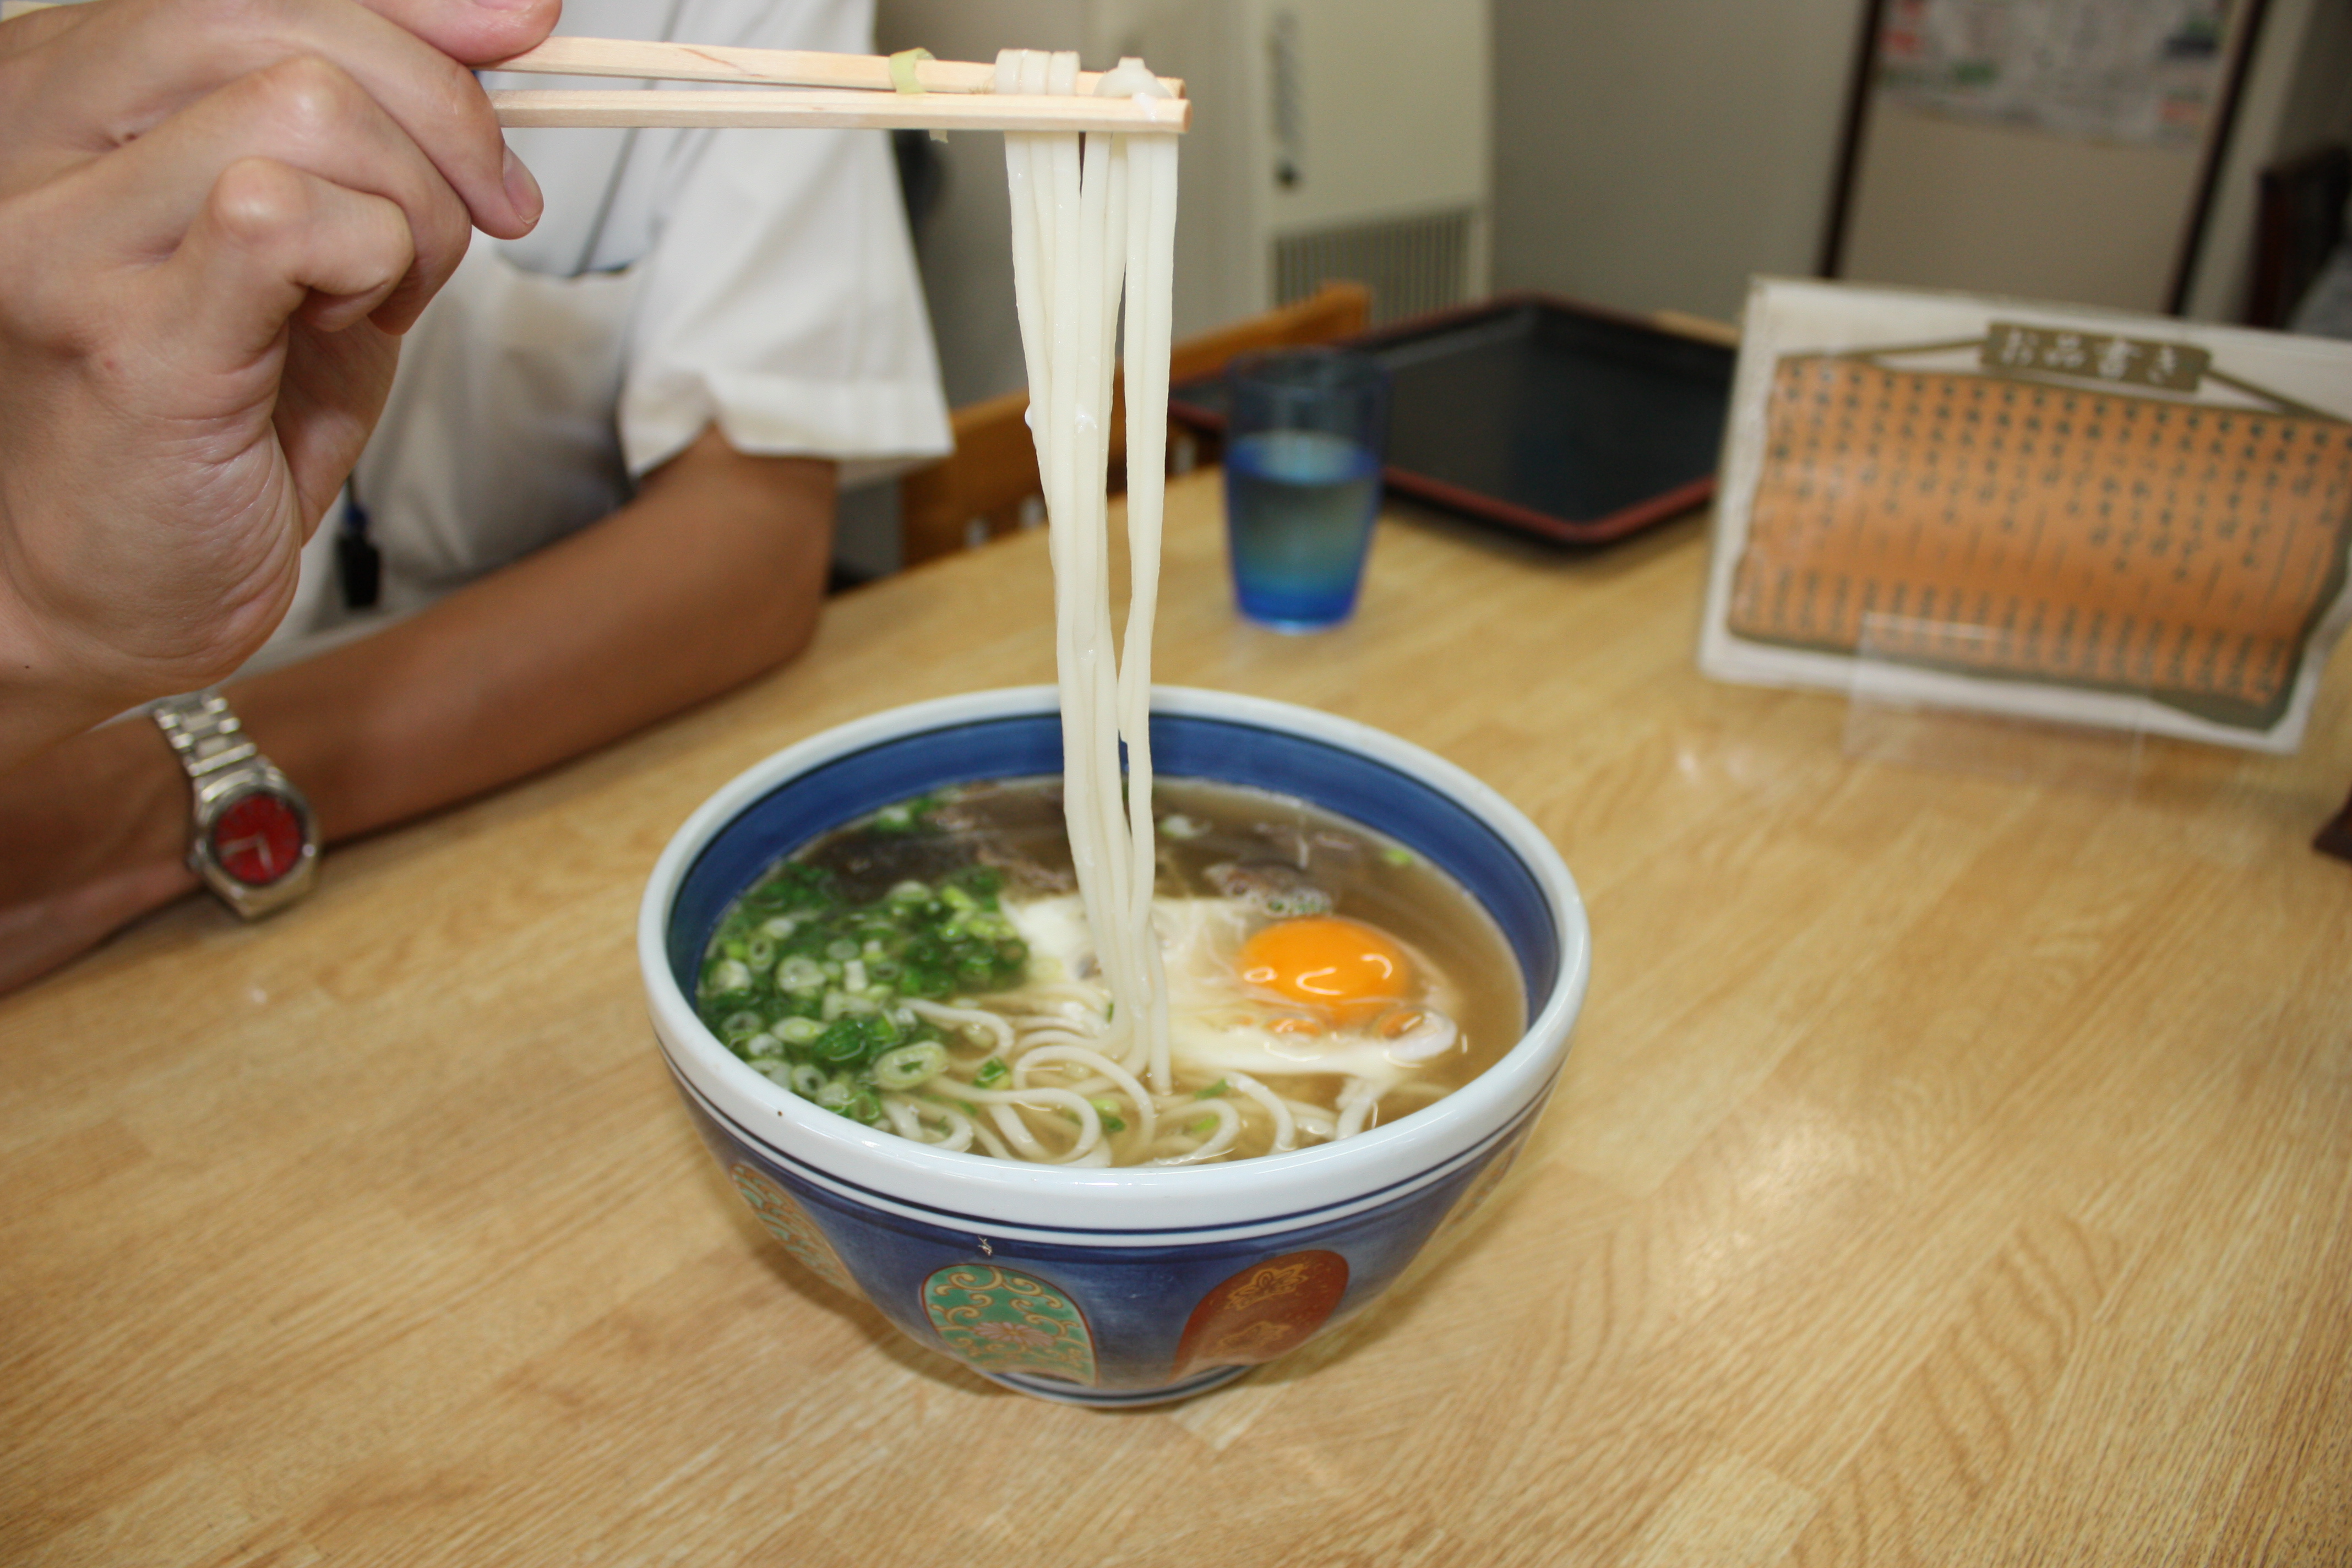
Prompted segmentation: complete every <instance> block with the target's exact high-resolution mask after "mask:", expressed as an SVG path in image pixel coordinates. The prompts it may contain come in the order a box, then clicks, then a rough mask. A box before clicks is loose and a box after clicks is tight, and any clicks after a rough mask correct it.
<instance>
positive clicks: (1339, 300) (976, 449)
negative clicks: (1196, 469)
mask: <svg viewBox="0 0 2352 1568" xmlns="http://www.w3.org/2000/svg"><path fill="white" fill-rule="evenodd" d="M1371 305H1372V293H1371V290H1370V289H1367V288H1365V287H1364V286H1363V285H1362V284H1360V283H1340V282H1331V283H1326V284H1324V285H1323V287H1322V289H1319V290H1318V292H1316V293H1315V294H1313V295H1311V296H1309V297H1308V298H1307V299H1305V300H1299V301H1298V302H1297V303H1296V304H1292V305H1285V306H1283V307H1282V308H1281V309H1279V310H1268V311H1266V312H1265V314H1263V315H1258V316H1251V317H1248V318H1247V319H1245V320H1243V321H1235V322H1234V323H1233V324H1232V325H1231V326H1227V327H1221V328H1219V329H1218V330H1217V331H1213V332H1207V333H1203V334H1202V336H1200V337H1197V338H1192V339H1189V340H1187V341H1186V342H1181V343H1178V344H1177V345H1176V346H1175V348H1174V349H1173V350H1172V351H1171V353H1170V354H1169V360H1168V379H1169V381H1170V383H1171V384H1181V383H1184V382H1187V381H1198V380H1199V379H1201V378H1202V376H1207V375H1214V374H1216V373H1217V372H1219V371H1221V370H1223V369H1224V367H1225V364H1226V362H1227V361H1229V360H1232V359H1233V358H1234V357H1235V356H1236V355H1239V354H1244V353H1255V352H1257V351H1258V350H1261V349H1276V348H1298V347H1302V346H1304V345H1307V344H1309V343H1327V342H1333V341H1335V340H1337V339H1340V338H1347V337H1352V336H1354V335H1355V334H1356V333H1358V332H1360V331H1363V330H1364V326H1365V323H1366V322H1367V321H1369V320H1370V316H1371ZM1028 411H1029V395H1028V393H1026V392H1025V391H1024V392H1008V393H1006V394H1005V395H1003V396H1002V397H992V398H989V399H988V400H986V401H985V402H982V403H974V404H971V405H966V406H965V407H962V408H959V409H957V410H956V411H955V413H954V415H953V416H951V420H950V423H951V425H952V427H953V429H954V432H955V451H954V452H953V453H951V454H950V455H949V456H948V457H945V458H940V460H939V461H938V462H936V463H931V464H928V465H926V466H925V467H923V468H917V469H915V470H914V471H913V472H911V473H909V474H908V475H906V476H905V477H904V478H902V479H900V480H899V481H898V511H899V543H900V555H901V560H902V563H904V564H905V565H908V566H914V565H919V564H920V563H923V562H925V561H930V560H934V559H936V558H938V557H940V556H941V555H947V554H950V553H952V552H955V551H958V550H962V549H966V548H969V547H970V546H971V545H975V544H983V543H986V542H988V541H989V540H991V539H992V538H994V537H996V536H997V535H998V534H1000V533H1009V532H1011V531H1013V530H1014V529H1016V528H1021V527H1024V526H1026V525H1032V524H1034V523H1036V522H1038V521H1043V520H1044V518H1045V500H1044V489H1043V486H1042V485H1040V483H1039V482H1038V479H1037V450H1036V447H1035V446H1034V445H1033V444H1032V442H1031V439H1030V436H1029V426H1028V425H1027V424H1026V423H1025V422H1024V417H1023V416H1024V415H1026V414H1027V413H1028ZM1126 445H1127V421H1126V402H1125V395H1124V393H1120V394H1118V395H1117V396H1116V397H1115V399H1114V401H1113V403H1112V405H1111V489H1112V490H1113V491H1114V492H1116V491H1118V490H1121V489H1125V488H1126V487H1125V475H1126ZM1170 445H1171V450H1172V449H1173V448H1174V447H1175V445H1176V443H1175V442H1173V441H1172V440H1171V444H1170Z"/></svg>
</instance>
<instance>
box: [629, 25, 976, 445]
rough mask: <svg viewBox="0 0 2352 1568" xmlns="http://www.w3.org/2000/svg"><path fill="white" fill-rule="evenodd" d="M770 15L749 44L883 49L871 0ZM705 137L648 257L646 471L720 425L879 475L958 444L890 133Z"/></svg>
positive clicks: (640, 334)
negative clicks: (877, 470)
mask: <svg viewBox="0 0 2352 1568" xmlns="http://www.w3.org/2000/svg"><path fill="white" fill-rule="evenodd" d="M758 10H759V12H760V13H761V15H762V16H763V17H765V18H768V20H765V21H763V22H762V23H761V25H759V26H754V27H752V28H751V29H749V30H748V31H747V32H746V34H745V36H743V37H742V38H741V41H742V42H744V43H748V44H758V45H764V46H767V47H800V48H807V47H829V48H857V47H868V46H867V45H866V43H865V42H864V40H866V39H870V37H871V19H870V10H869V8H868V6H866V5H865V4H862V3H860V0H814V3H811V0H803V3H802V4H798V5H793V4H785V5H767V6H761V7H759V8H758ZM769 34H774V35H776V36H763V35H769ZM691 145H692V148H693V156H692V157H691V160H690V162H688V161H684V160H682V162H687V166H685V167H683V168H681V169H678V170H677V182H676V184H674V185H672V187H671V189H672V193H674V194H671V195H668V196H667V199H666V200H665V201H664V203H663V205H664V207H665V208H666V211H665V212H664V215H663V216H662V219H661V220H660V230H659V233H658V235H657V237H656V239H655V242H654V245H653V248H652V250H651V252H650V253H649V254H648V255H647V256H646V258H645V259H644V261H642V262H641V263H640V264H639V265H640V267H641V268H642V269H643V272H642V276H641V278H640V279H639V286H638V289H637V294H636V299H637V300H638V302H639V303H638V306H637V308H636V310H635V311H634V312H633V316H632V319H631V321H630V323H629V331H628V342H627V346H626V364H627V369H626V373H625V380H624V384H623V387H622V393H621V400H620V429H621V445H622V450H623V453H624V456H625V460H626V462H627V464H628V468H629V471H630V473H631V474H632V475H643V474H644V473H646V471H647V470H648V469H650V468H655V467H656V466H658V465H659V464H660V463H662V462H663V461H665V460H666V459H667V458H670V457H672V456H674V455H675V454H677V452H678V451H680V450H682V449H683V448H684V447H686V446H687V445H688V443H690V442H691V441H692V440H693V439H694V438H695V437H696V436H697V435H698V434H699V433H700V431H701V430H702V428H703V427H704V426H706V425H708V424H710V423H712V422H714V421H715V422H716V423H717V425H718V426H719V429H720V430H721V431H722V432H724V434H725V435H726V437H727V438H728V440H729V442H730V444H732V445H733V446H734V447H735V448H736V449H737V450H739V451H742V452H751V453H759V454H762V455H769V456H793V457H824V458H837V459H844V460H847V461H850V462H853V463H856V464H857V465H858V466H860V467H863V466H865V465H866V463H871V462H876V461H884V462H887V460H890V459H907V458H927V457H931V456H935V455H938V454H940V453H943V452H946V451H948V450H949V449H950V447H951V445H952V443H951V440H950V436H949V433H948V423H947V407H946V404H945V400H944V398H943V396H942V395H941V393H940V375H939V365H938V361H937V358H936V356H935V353H934V351H933V348H932V344H931V334H930V323H929V318H928V316H927V315H926V313H925V310H924V304H923V292H922V285H921V281H920V278H919V274H918V272H917V270H916V267H915V261H914V253H913V247H912V244H911V242H910V240H909V237H908V232H907V220H906V213H905V209H904V207H903V205H902V204H901V200H900V196H899V194H898V177H897V171H896V167H895V164H894V163H893V160H892V158H891V154H890V148H889V142H888V139H887V136H886V134H885V133H884V132H878V131H775V130H724V131H718V132H711V133H709V135H708V137H707V138H696V139H695V140H694V142H692V143H691Z"/></svg>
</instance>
